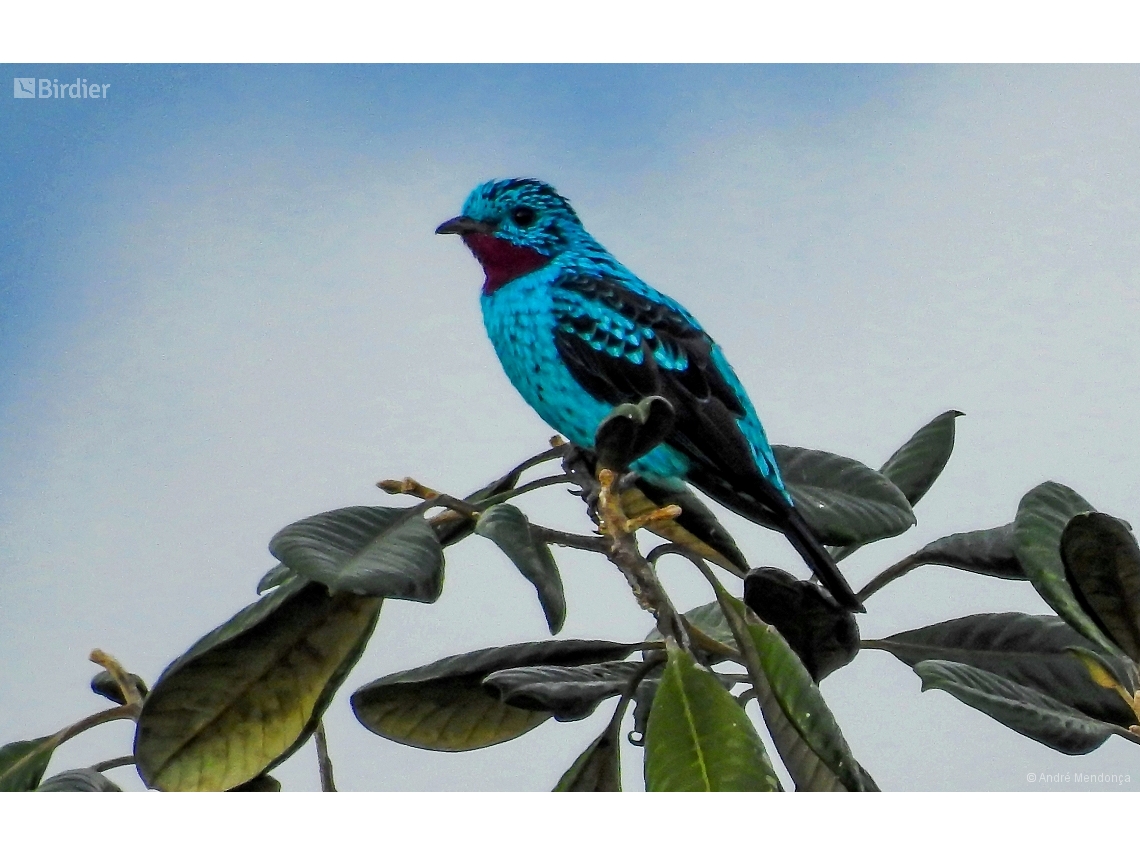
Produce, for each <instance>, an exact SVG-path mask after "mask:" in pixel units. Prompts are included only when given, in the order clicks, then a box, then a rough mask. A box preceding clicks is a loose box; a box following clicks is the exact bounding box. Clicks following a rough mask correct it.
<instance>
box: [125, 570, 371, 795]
mask: <svg viewBox="0 0 1140 855" xmlns="http://www.w3.org/2000/svg"><path fill="white" fill-rule="evenodd" d="M381 602H382V600H380V599H379V598H376V597H359V596H357V595H355V594H350V593H339V594H330V593H329V592H328V589H326V588H325V587H324V586H323V585H320V584H316V583H307V582H305V581H303V580H301V579H294V580H292V581H289V582H286V583H285V584H284V585H281V586H280V587H278V588H275V589H274V590H273V591H271V592H270V593H268V594H266V595H265V596H263V597H262V598H261V599H259V600H257V601H256V602H255V603H253V604H252V605H250V606H247V607H246V608H245V609H243V610H242V611H240V612H238V614H237V615H235V616H234V617H233V618H232V619H231V620H229V621H227V622H226V623H225V624H223V625H222V626H220V627H218V628H217V629H216V630H214V631H213V632H211V633H209V634H208V635H206V636H205V637H203V638H202V639H201V640H200V641H198V642H197V643H196V644H195V645H194V646H193V647H191V648H190V650H189V651H187V652H186V653H185V654H184V655H182V656H181V657H179V658H178V659H177V660H175V661H174V663H172V664H171V665H170V666H169V667H168V668H167V669H166V671H165V672H163V674H162V676H161V677H159V679H158V682H157V683H156V684H155V686H154V688H153V689H152V690H151V693H150V694H149V695H148V696H147V699H146V701H145V703H144V704H143V708H142V713H141V715H140V716H139V721H138V728H137V730H136V732H135V750H134V754H135V759H136V763H137V768H138V771H139V775H140V776H141V777H142V779H143V781H144V782H146V784H147V785H148V786H149V787H152V788H156V789H160V790H227V789H230V788H232V787H234V786H237V785H238V784H241V783H243V782H245V781H248V780H250V779H251V778H253V777H255V776H257V775H259V774H261V773H262V772H265V771H267V770H268V769H271V768H272V767H273V766H275V765H277V764H278V763H280V762H281V761H282V760H284V759H285V758H286V757H288V756H289V755H290V754H291V753H292V752H293V751H295V750H296V749H297V748H298V747H299V746H300V745H301V744H302V743H303V742H304V741H305V740H306V739H308V738H309V736H310V735H311V734H312V732H313V729H314V728H315V727H316V725H317V722H318V721H319V719H320V716H321V714H322V713H323V712H324V710H325V708H326V707H327V706H328V704H329V702H330V701H331V700H332V696H333V694H334V693H335V691H336V689H337V688H338V687H339V686H340V684H341V683H342V682H343V680H344V678H345V677H346V676H347V675H348V671H349V670H351V668H352V666H353V665H354V664H355V663H356V660H357V659H359V657H360V654H361V653H362V652H363V650H364V645H365V643H366V642H367V640H368V638H369V637H370V636H371V634H372V630H373V629H374V627H375V625H376V619H377V617H378V616H379V613H380V605H381Z"/></svg>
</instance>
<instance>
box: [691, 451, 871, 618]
mask: <svg viewBox="0 0 1140 855" xmlns="http://www.w3.org/2000/svg"><path fill="white" fill-rule="evenodd" d="M686 477H687V478H688V480H689V481H690V482H691V483H692V484H693V485H695V486H697V487H699V488H700V489H701V490H703V491H704V492H705V493H707V494H708V495H709V496H711V497H712V498H713V499H716V501H718V502H720V503H721V504H722V505H724V506H725V507H726V508H730V509H731V510H733V511H736V513H738V514H740V515H741V516H742V517H745V518H747V519H750V520H752V521H753V522H755V523H759V524H760V525H763V526H767V527H768V528H774V529H776V530H777V531H781V532H783V534H784V536H785V537H786V538H787V539H788V541H789V542H790V543H791V544H792V546H793V547H795V550H796V552H798V553H799V554H800V556H801V557H802V558H803V560H804V562H805V563H806V564H807V566H808V569H810V570H811V572H812V573H814V574H815V575H816V577H818V579H819V581H821V582H822V583H823V586H824V587H825V588H826V589H827V591H828V593H830V594H831V596H832V597H834V598H835V601H836V602H837V603H839V605H841V606H843V608H845V609H848V610H850V611H853V612H865V611H866V609H865V608H864V607H863V604H862V603H861V602H860V601H859V598H858V597H857V596H855V592H854V591H853V590H852V589H851V586H850V585H849V584H847V580H846V579H844V578H843V574H842V573H840V572H839V567H838V565H836V563H835V559H834V558H832V557H831V554H830V553H829V552H828V551H827V550H826V549H825V548H824V547H823V545H822V544H821V543H820V542H819V539H818V538H817V537H816V536H815V533H814V532H813V531H812V530H811V528H810V527H809V526H808V524H807V521H806V520H805V519H804V518H803V515H802V514H800V512H799V511H798V510H796V508H795V507H794V506H793V505H792V504H791V503H790V502H789V501H788V499H787V497H786V496H785V495H784V494H783V493H782V492H780V491H779V490H777V489H776V487H774V486H773V485H772V484H771V483H769V482H768V481H767V480H766V479H765V478H764V477H763V476H761V475H760V474H759V473H755V474H752V473H748V475H747V476H744V477H738V478H737V479H735V480H736V483H729V482H728V481H726V480H725V479H724V478H723V477H721V476H719V475H716V474H714V473H712V472H710V471H709V470H707V469H699V468H694V469H692V470H690V471H689V473H688V474H687V476H686Z"/></svg>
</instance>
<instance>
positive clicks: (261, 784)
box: [229, 775, 281, 793]
mask: <svg viewBox="0 0 1140 855" xmlns="http://www.w3.org/2000/svg"><path fill="white" fill-rule="evenodd" d="M229 792H231V793H279V792H281V782H280V781H278V780H277V779H276V778H274V777H273V776H272V775H258V776H257V777H256V778H251V779H250V780H248V781H246V782H245V783H244V784H238V785H237V786H236V787H230V789H229Z"/></svg>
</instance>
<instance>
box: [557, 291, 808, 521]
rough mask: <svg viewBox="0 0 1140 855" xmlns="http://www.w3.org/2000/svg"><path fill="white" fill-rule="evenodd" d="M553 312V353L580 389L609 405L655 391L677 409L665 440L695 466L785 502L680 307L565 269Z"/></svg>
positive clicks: (707, 345) (765, 499)
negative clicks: (759, 462)
mask: <svg viewBox="0 0 1140 855" xmlns="http://www.w3.org/2000/svg"><path fill="white" fill-rule="evenodd" d="M554 312H555V323H556V330H555V344H556V346H557V348H558V353H559V355H560V356H561V357H562V361H563V362H564V363H565V364H566V367H567V368H568V369H569V370H570V373H571V375H572V376H573V377H574V379H575V380H576V381H577V382H578V383H580V384H581V385H582V387H583V388H584V389H585V390H586V391H587V392H589V393H590V394H591V395H593V396H594V397H595V398H597V399H598V400H601V401H605V402H606V403H608V404H613V405H615V406H616V405H617V404H624V403H630V402H636V401H639V400H641V399H642V398H644V397H646V396H649V395H660V396H661V397H662V398H664V399H665V400H667V401H668V402H669V403H670V404H672V406H673V409H674V411H675V412H676V416H677V420H676V426H675V427H674V430H673V433H672V434H671V435H670V436H669V437H668V438H667V439H666V442H667V443H668V444H669V445H671V446H673V447H674V448H676V449H677V450H678V451H681V452H683V453H684V454H686V455H687V456H688V457H689V458H690V459H691V460H692V461H693V463H694V465H695V468H696V469H700V470H707V471H708V473H710V474H711V473H717V474H718V475H719V476H720V477H721V478H723V479H725V480H727V482H729V483H731V484H733V486H735V487H737V488H738V489H748V491H749V492H757V491H758V490H759V491H761V492H762V493H763V495H759V496H756V498H757V500H759V501H761V502H762V503H763V504H765V505H768V504H772V505H775V506H777V507H781V508H782V507H785V506H787V505H788V502H787V500H786V499H785V498H784V496H783V494H782V493H781V492H780V491H779V490H778V489H777V488H776V487H775V486H773V485H771V484H770V483H769V482H768V480H767V479H766V478H764V477H763V476H762V475H761V472H760V470H759V468H758V466H757V464H756V460H755V458H754V457H753V454H752V448H751V446H750V445H749V443H748V440H747V438H746V437H745V436H744V434H743V433H742V432H741V429H740V425H739V424H738V420H739V419H741V418H743V417H744V416H745V413H746V410H745V405H744V403H743V402H742V401H741V400H740V398H739V396H738V395H737V393H736V392H735V391H734V390H733V388H732V386H731V385H730V383H729V382H728V380H727V379H726V378H725V377H724V375H723V374H722V373H721V371H720V369H719V368H718V366H717V365H716V364H715V363H714V362H713V360H712V348H713V342H712V339H710V338H709V336H708V334H707V333H706V332H704V330H702V329H700V328H699V327H697V326H695V325H694V324H693V323H692V322H691V321H690V320H689V319H688V318H687V317H685V315H684V314H683V313H682V312H681V311H679V310H678V309H676V308H675V307H673V306H671V305H669V304H667V303H662V302H659V301H657V300H653V299H650V298H649V297H646V296H644V295H642V294H639V293H637V292H636V291H633V290H632V289H630V288H628V287H626V286H625V285H623V284H621V283H620V282H616V281H614V280H612V279H605V278H599V277H592V276H572V277H566V278H564V279H563V280H560V281H559V282H558V285H557V289H556V291H555V297H554ZM757 481H760V482H763V483H762V484H761V485H757V484H756V482H757ZM773 510H775V508H773Z"/></svg>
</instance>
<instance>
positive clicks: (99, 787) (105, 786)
mask: <svg viewBox="0 0 1140 855" xmlns="http://www.w3.org/2000/svg"><path fill="white" fill-rule="evenodd" d="M122 791H123V790H122V787H120V786H119V785H118V784H116V783H115V782H114V781H112V780H111V779H110V778H108V777H107V776H106V775H104V774H103V773H102V772H96V771H95V770H94V769H90V768H88V769H68V770H67V771H66V772H60V773H59V774H58V775H52V776H51V777H50V778H48V779H47V780H46V781H44V782H43V783H42V784H40V785H39V786H38V787H36V792H38V793H121V792H122Z"/></svg>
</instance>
